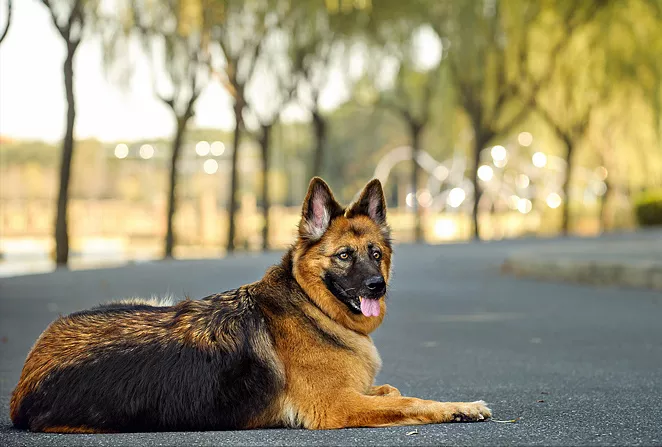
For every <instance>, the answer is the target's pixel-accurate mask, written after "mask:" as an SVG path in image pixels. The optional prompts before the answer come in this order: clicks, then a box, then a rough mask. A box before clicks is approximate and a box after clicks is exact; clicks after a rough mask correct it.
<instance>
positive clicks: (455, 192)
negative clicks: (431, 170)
mask: <svg viewBox="0 0 662 447" xmlns="http://www.w3.org/2000/svg"><path fill="white" fill-rule="evenodd" d="M465 197H466V193H465V192H464V190H463V189H462V188H453V189H451V190H450V192H449V193H448V199H447V202H448V204H449V205H450V206H451V207H453V208H457V207H458V206H460V205H462V202H464V199H465Z"/></svg>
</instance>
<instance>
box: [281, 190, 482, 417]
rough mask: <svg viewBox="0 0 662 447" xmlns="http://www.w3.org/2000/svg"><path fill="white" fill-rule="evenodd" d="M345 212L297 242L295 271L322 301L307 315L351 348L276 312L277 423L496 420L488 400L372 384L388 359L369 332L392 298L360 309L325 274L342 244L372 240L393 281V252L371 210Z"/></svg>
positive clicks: (310, 307) (309, 308)
mask: <svg viewBox="0 0 662 447" xmlns="http://www.w3.org/2000/svg"><path fill="white" fill-rule="evenodd" d="M311 189H312V188H311ZM347 214H350V213H346V216H347ZM346 216H342V217H338V218H336V219H334V220H333V221H332V223H331V225H330V226H329V228H328V230H327V231H326V232H325V233H324V235H323V236H322V238H321V239H320V240H319V241H318V242H317V243H316V244H315V245H314V246H313V247H312V248H310V247H305V246H304V245H303V244H302V243H299V244H297V245H295V247H294V250H293V266H294V268H293V274H294V277H295V278H296V280H297V282H298V283H299V285H300V286H301V287H302V289H303V290H304V291H305V292H306V294H307V295H308V296H309V297H310V299H311V300H312V301H313V302H314V303H315V304H316V306H315V305H306V306H304V307H303V310H304V311H305V312H306V314H307V315H308V316H310V317H312V318H313V319H314V320H315V322H316V323H317V324H318V325H319V327H322V328H323V329H324V330H325V331H327V332H329V333H331V334H333V335H335V336H336V337H338V338H339V339H340V340H342V342H343V343H344V344H345V345H347V346H348V347H350V349H340V348H336V349H330V348H329V347H328V345H323V344H322V343H321V342H320V341H319V340H318V339H316V338H315V337H313V336H312V335H311V334H310V332H309V331H308V330H306V327H305V325H303V324H302V323H301V322H300V321H299V320H298V319H296V318H288V317H283V318H276V319H275V320H274V325H275V327H274V328H273V329H274V330H273V333H274V334H275V345H276V350H277V352H278V356H279V357H280V358H281V359H282V362H283V364H284V366H285V374H286V384H287V385H286V390H285V392H284V393H283V395H282V396H281V398H280V400H279V403H280V412H279V414H278V415H277V417H278V419H280V420H279V421H272V422H280V423H281V424H283V425H286V426H292V427H305V428H310V429H327V428H343V427H382V426H389V425H411V424H426V423H435V422H452V421H479V420H484V419H486V418H489V417H490V416H491V412H490V410H489V409H488V408H487V407H486V406H485V403H484V402H482V401H478V402H472V403H462V402H451V403H441V402H435V401H429V400H421V399H416V398H410V397H402V396H401V395H400V392H399V391H398V390H397V389H396V388H394V387H392V386H390V385H381V386H374V385H373V383H374V379H375V376H376V375H377V373H378V372H379V369H380V367H381V359H380V357H379V354H378V352H377V349H376V348H375V346H374V344H373V342H372V339H371V338H370V336H369V335H368V334H370V333H371V332H372V331H374V330H375V329H376V328H377V327H378V326H379V325H380V324H381V322H382V320H383V318H384V316H385V314H386V304H385V300H383V299H382V300H380V309H381V312H380V315H379V317H365V316H363V315H361V314H359V315H357V314H353V313H352V312H350V311H349V309H348V308H347V307H346V306H345V305H344V304H342V303H341V302H340V301H339V300H338V299H336V298H335V297H334V296H333V294H331V292H330V291H329V290H328V289H327V288H326V286H325V284H324V283H323V281H322V279H321V278H322V272H323V271H324V270H325V269H327V268H328V267H329V262H330V261H329V259H330V258H329V255H331V254H332V253H334V252H335V250H337V249H338V248H339V247H344V246H350V247H353V248H355V249H356V250H365V249H366V247H367V245H368V243H373V244H377V245H378V246H379V248H380V249H381V251H382V253H383V260H382V264H381V270H382V274H383V276H384V278H385V280H386V281H387V282H388V279H389V277H390V269H391V255H392V253H391V250H390V245H389V244H387V243H386V241H385V239H384V229H383V228H382V227H380V225H377V224H376V223H375V222H374V221H373V220H371V219H370V218H369V217H367V216H364V215H356V216H352V217H350V218H347V217H346ZM354 230H356V231H354Z"/></svg>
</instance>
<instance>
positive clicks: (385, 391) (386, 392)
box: [366, 384, 402, 396]
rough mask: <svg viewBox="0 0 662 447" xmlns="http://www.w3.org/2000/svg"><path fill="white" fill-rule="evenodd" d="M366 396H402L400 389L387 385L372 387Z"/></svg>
mask: <svg viewBox="0 0 662 447" xmlns="http://www.w3.org/2000/svg"><path fill="white" fill-rule="evenodd" d="M366 394H367V395H368V396H402V394H401V393H400V390H399V389H397V388H396V387H394V386H391V385H387V384H384V385H379V386H371V387H370V389H369V390H368V392H367V393H366Z"/></svg>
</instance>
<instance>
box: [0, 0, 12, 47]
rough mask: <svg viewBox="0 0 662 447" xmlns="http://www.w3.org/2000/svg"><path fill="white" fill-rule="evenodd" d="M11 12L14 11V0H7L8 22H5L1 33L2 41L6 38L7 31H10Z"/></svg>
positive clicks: (0, 40)
mask: <svg viewBox="0 0 662 447" xmlns="http://www.w3.org/2000/svg"><path fill="white" fill-rule="evenodd" d="M11 13H12V0H7V23H6V24H5V29H4V30H3V31H2V34H0V43H2V41H3V40H5V37H7V32H8V31H9V25H11Z"/></svg>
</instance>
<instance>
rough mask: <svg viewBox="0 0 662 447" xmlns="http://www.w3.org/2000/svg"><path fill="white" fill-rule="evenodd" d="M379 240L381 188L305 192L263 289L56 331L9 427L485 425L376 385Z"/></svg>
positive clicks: (478, 414) (386, 242) (138, 310)
mask: <svg viewBox="0 0 662 447" xmlns="http://www.w3.org/2000/svg"><path fill="white" fill-rule="evenodd" d="M389 233H390V230H389V227H388V225H387V223H386V203H385V201H384V195H383V192H382V186H381V184H380V182H379V181H378V180H372V181H371V182H370V183H368V184H367V186H366V187H365V188H364V190H363V191H362V193H361V195H360V197H359V199H358V200H357V201H356V202H355V203H353V204H352V205H350V206H349V207H348V208H347V209H345V208H343V207H342V206H341V205H340V204H338V202H336V200H335V199H334V197H333V194H332V192H331V190H330V189H329V187H328V186H327V184H326V183H324V181H323V180H321V179H319V178H314V179H312V181H311V182H310V187H309V189H308V193H307V195H306V198H305V200H304V203H303V209H302V216H301V221H300V224H299V235H298V238H297V240H296V242H295V243H294V245H293V246H292V247H291V248H290V249H289V250H288V252H287V253H286V254H285V255H284V257H283V259H282V262H281V263H280V264H278V265H275V266H273V267H271V268H270V269H269V270H268V271H267V272H266V274H265V276H264V277H263V278H262V279H261V280H259V281H257V282H254V283H252V284H249V285H245V286H242V287H239V288H238V289H236V290H231V291H227V292H223V293H218V294H215V295H211V296H208V297H206V298H203V299H200V300H191V299H188V298H187V299H185V300H183V301H180V302H179V303H177V304H175V305H172V306H158V305H153V304H154V303H150V302H149V301H137V300H133V301H125V302H116V303H111V304H106V305H101V306H99V307H96V308H92V309H90V310H85V311H81V312H77V313H74V314H71V315H68V316H65V317H60V318H59V319H57V320H56V321H55V322H53V323H52V324H51V325H50V326H49V327H48V328H47V329H46V330H45V331H44V332H43V334H42V335H41V336H40V337H39V339H38V340H37V341H36V343H35V345H34V346H33V348H32V350H31V351H30V353H29V355H28V357H27V360H26V362H25V366H24V368H23V371H22V374H21V377H20V380H19V382H18V385H17V387H16V389H15V390H14V392H13V394H12V397H11V403H10V413H11V419H12V421H13V423H14V426H15V427H17V428H21V429H30V430H32V431H38V432H56V433H100V432H142V431H198V430H225V429H251V428H258V427H300V428H308V429H337V428H343V427H384V426H393V425H412V424H428V423H439V422H453V421H483V420H486V419H488V418H489V417H490V416H491V412H490V410H489V409H488V408H487V406H486V405H485V403H484V402H483V401H477V402H471V403H469V402H466V403H465V402H447V403H443V402H436V401H432V400H422V399H416V398H413V397H404V396H402V395H401V394H400V392H399V391H398V390H397V389H396V388H394V387H392V386H390V385H380V386H375V385H373V383H374V379H375V376H376V374H377V372H378V371H379V369H380V367H381V360H380V357H379V354H378V353H377V349H376V348H375V345H374V344H373V342H372V339H371V338H370V336H369V334H370V333H371V332H372V331H374V330H375V329H376V328H377V327H378V326H379V325H380V324H381V322H382V320H383V318H384V315H385V313H386V303H385V301H384V296H385V294H386V290H387V284H388V280H389V276H390V268H391V255H392V247H391V243H390V238H389Z"/></svg>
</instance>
